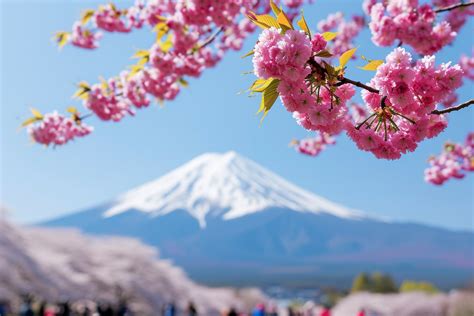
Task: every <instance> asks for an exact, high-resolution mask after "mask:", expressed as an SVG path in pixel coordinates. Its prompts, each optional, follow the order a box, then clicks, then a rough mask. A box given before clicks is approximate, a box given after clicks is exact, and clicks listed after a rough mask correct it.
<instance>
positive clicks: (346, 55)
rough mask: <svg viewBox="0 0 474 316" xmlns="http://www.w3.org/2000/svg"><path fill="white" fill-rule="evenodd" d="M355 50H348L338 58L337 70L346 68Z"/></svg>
mask: <svg viewBox="0 0 474 316" xmlns="http://www.w3.org/2000/svg"><path fill="white" fill-rule="evenodd" d="M356 50H357V48H353V49H349V50H348V51H347V52H344V53H343V54H342V55H341V57H339V66H338V67H337V68H338V69H343V68H344V67H346V65H347V63H348V62H349V60H351V58H352V56H354V54H355V52H356Z"/></svg>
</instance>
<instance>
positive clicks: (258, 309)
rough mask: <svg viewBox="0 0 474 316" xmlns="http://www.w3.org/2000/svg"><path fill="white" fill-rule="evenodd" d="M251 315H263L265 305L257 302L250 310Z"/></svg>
mask: <svg viewBox="0 0 474 316" xmlns="http://www.w3.org/2000/svg"><path fill="white" fill-rule="evenodd" d="M252 316H265V305H263V304H257V306H255V308H254V310H253V311H252Z"/></svg>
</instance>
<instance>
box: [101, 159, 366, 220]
mask: <svg viewBox="0 0 474 316" xmlns="http://www.w3.org/2000/svg"><path fill="white" fill-rule="evenodd" d="M271 207H285V208H287V209H290V210H294V211H299V212H314V213H320V212H323V213H329V214H333V215H336V216H340V217H345V218H353V219H357V218H361V217H367V215H364V214H363V213H362V212H361V211H356V210H352V209H348V208H346V207H343V206H341V205H338V204H336V203H334V202H331V201H329V200H327V199H325V198H323V197H320V196H317V195H315V194H314V193H311V192H309V191H306V190H304V189H301V188H299V187H298V186H296V185H295V184H293V183H290V182H289V181H287V180H285V179H283V178H281V177H280V176H278V175H276V174H275V173H273V172H271V171H269V170H267V169H266V168H264V167H261V166H260V165H258V164H256V163H255V162H253V161H251V160H249V159H247V158H245V157H242V156H240V155H239V154H237V153H236V152H234V151H229V152H226V153H224V154H219V153H206V154H203V155H200V156H198V157H196V158H194V159H192V160H191V161H189V162H188V163H186V164H184V165H183V166H181V167H178V168H177V169H175V170H172V171H171V172H168V173H167V174H165V175H163V176H161V177H159V178H158V179H156V180H152V181H150V182H147V183H145V184H143V185H141V186H139V187H137V188H134V189H132V190H130V191H127V192H125V193H124V194H121V195H120V196H119V198H118V200H117V201H116V204H115V205H114V206H112V207H111V208H110V209H108V210H106V211H105V212H104V217H111V216H115V215H117V214H120V213H121V212H125V211H127V210H128V209H131V208H133V209H136V210H141V211H143V212H147V213H150V214H151V215H152V216H161V215H164V214H167V213H168V212H172V211H174V210H176V209H186V210H187V211H188V212H189V213H190V214H191V215H192V216H193V217H194V218H196V220H197V221H198V222H199V224H200V226H201V227H205V226H206V217H207V216H208V215H211V216H218V217H222V218H223V219H225V220H232V219H235V218H238V217H241V216H245V215H248V214H251V213H254V212H259V211H264V210H265V209H268V208H271ZM211 211H212V212H211Z"/></svg>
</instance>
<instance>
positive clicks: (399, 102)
mask: <svg viewBox="0 0 474 316" xmlns="http://www.w3.org/2000/svg"><path fill="white" fill-rule="evenodd" d="M434 62H435V58H434V56H426V57H424V58H423V59H421V60H418V61H417V62H416V63H415V64H413V63H412V59H411V55H410V54H409V53H408V52H406V51H405V50H404V49H403V48H396V49H395V50H394V51H393V52H392V53H390V54H389V55H388V56H387V58H386V62H385V63H384V64H382V65H381V66H380V67H379V68H378V69H377V73H376V75H375V77H374V78H373V79H372V81H371V82H370V85H371V86H372V87H375V88H376V89H378V90H379V93H373V92H369V91H367V90H364V91H363V92H362V96H363V99H364V101H365V102H366V104H367V106H368V108H369V109H370V110H371V111H372V114H371V115H369V116H368V117H367V118H366V119H364V120H363V121H362V122H360V123H359V124H358V125H357V126H356V127H350V128H348V132H347V133H348V135H349V137H351V138H352V139H353V140H354V141H355V142H356V144H357V146H358V147H359V149H361V150H365V151H370V152H372V153H373V154H374V155H375V156H376V157H378V158H384V159H398V158H400V156H401V154H404V153H407V152H410V151H414V150H415V149H416V147H417V143H418V142H420V141H422V140H424V139H425V138H432V137H435V136H437V135H438V134H439V133H440V132H442V131H443V130H444V129H445V128H446V126H447V121H446V118H445V117H444V116H443V115H432V112H433V111H434V110H435V109H436V105H437V103H440V102H443V100H444V99H445V98H446V97H447V96H449V95H450V94H451V93H452V92H453V91H454V90H455V89H457V88H459V87H460V86H461V84H462V70H461V68H460V67H459V65H454V66H451V65H450V63H448V64H442V65H441V66H439V67H436V66H435V63H434Z"/></svg>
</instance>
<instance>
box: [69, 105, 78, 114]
mask: <svg viewBox="0 0 474 316" xmlns="http://www.w3.org/2000/svg"><path fill="white" fill-rule="evenodd" d="M66 111H67V112H69V113H71V114H77V108H76V107H74V106H70V107H68V108H67V109H66Z"/></svg>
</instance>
